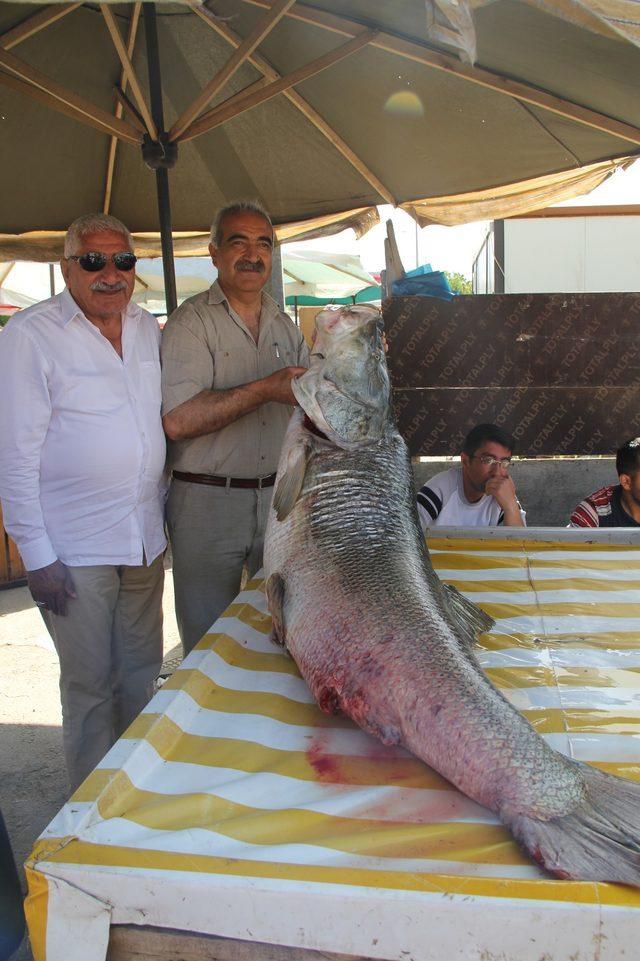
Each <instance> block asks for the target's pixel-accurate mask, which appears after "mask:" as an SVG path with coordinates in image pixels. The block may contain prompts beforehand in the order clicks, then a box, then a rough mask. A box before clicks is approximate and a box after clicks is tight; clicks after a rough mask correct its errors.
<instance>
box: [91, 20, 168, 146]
mask: <svg viewBox="0 0 640 961" xmlns="http://www.w3.org/2000/svg"><path fill="white" fill-rule="evenodd" d="M100 10H101V11H102V16H103V17H104V20H105V23H106V25H107V29H108V31H109V34H110V35H111V39H112V41H113V45H114V47H115V48H116V53H117V54H118V57H119V58H120V63H121V64H122V72H123V74H124V76H125V77H126V78H127V80H128V81H129V83H130V85H131V92H132V93H133V96H134V97H135V101H136V103H137V105H138V110H139V111H140V114H141V116H142V119H143V120H144V123H145V126H146V128H147V133H148V134H149V136H150V137H151V139H152V140H157V139H158V131H157V129H156V125H155V123H154V122H153V117H152V116H151V112H150V110H149V108H148V106H147V104H146V103H145V99H144V97H143V96H142V88H141V86H140V83H139V81H138V78H137V76H136V72H135V70H134V69H133V64H132V62H131V57H130V56H129V52H128V50H127V48H126V47H125V45H124V43H123V41H122V36H121V35H120V30H119V29H118V25H117V24H116V21H115V17H114V16H113V11H112V10H111V8H110V6H109V4H108V3H101V4H100Z"/></svg>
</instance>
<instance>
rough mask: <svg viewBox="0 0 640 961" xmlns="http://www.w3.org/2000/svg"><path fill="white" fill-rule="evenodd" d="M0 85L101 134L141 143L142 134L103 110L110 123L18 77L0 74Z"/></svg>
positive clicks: (132, 142) (0, 58)
mask: <svg viewBox="0 0 640 961" xmlns="http://www.w3.org/2000/svg"><path fill="white" fill-rule="evenodd" d="M0 63H2V54H0ZM0 84H2V85H3V86H5V87H9V88H10V89H11V90H17V91H18V93H24V94H26V96H27V97H30V98H31V99H32V100H37V101H39V102H40V103H43V104H44V105H45V106H47V107H51V108H52V109H53V110H57V111H58V112H59V113H63V114H64V115H65V116H66V117H71V119H72V120H78V121H80V123H84V124H87V125H88V126H90V127H95V128H96V129H97V130H99V131H100V132H101V133H108V134H112V135H113V136H116V137H119V138H120V139H121V140H126V141H127V143H131V144H134V145H137V144H139V143H140V139H141V138H140V134H139V133H138V131H137V130H136V129H135V127H131V126H129V124H125V123H124V121H116V120H115V118H114V117H111V115H110V114H108V113H106V112H105V111H102V110H101V111H100V114H101V115H102V114H103V113H104V116H105V117H107V118H109V119H108V121H107V120H102V119H100V117H97V116H96V117H94V116H92V115H91V114H90V113H89V112H88V110H87V109H86V108H84V109H80V108H78V107H76V106H74V105H72V104H70V103H68V102H67V101H66V100H64V99H61V98H58V97H55V96H53V95H52V94H51V93H49V92H47V90H45V89H44V87H42V86H40V85H38V86H34V85H33V84H31V83H26V82H25V81H24V80H20V79H18V77H13V76H11V75H10V74H6V73H0ZM89 106H92V105H89ZM96 109H97V108H96Z"/></svg>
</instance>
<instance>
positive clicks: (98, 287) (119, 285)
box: [91, 280, 127, 293]
mask: <svg viewBox="0 0 640 961" xmlns="http://www.w3.org/2000/svg"><path fill="white" fill-rule="evenodd" d="M126 289H127V285H126V284H125V283H124V282H123V281H122V280H118V281H117V282H116V283H115V284H107V283H105V281H104V280H96V282H95V284H91V290H95V291H96V292H97V293H100V292H101V291H108V292H111V291H116V290H126Z"/></svg>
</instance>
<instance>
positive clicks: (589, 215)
mask: <svg viewBox="0 0 640 961" xmlns="http://www.w3.org/2000/svg"><path fill="white" fill-rule="evenodd" d="M637 290H640V205H638V204H627V205H617V206H598V207H595V206H594V207H573V206H572V207H548V208H547V209H546V210H540V211H537V212H535V213H530V214H526V215H522V216H518V217H512V218H509V219H508V220H494V221H493V222H492V223H491V225H490V228H489V232H488V233H487V236H486V238H485V241H484V243H483V245H482V247H481V248H480V251H479V253H478V255H477V257H476V259H475V261H474V264H473V292H474V294H492V293H505V294H520V293H527V294H535V293H578V292H581V293H594V292H606V291H637Z"/></svg>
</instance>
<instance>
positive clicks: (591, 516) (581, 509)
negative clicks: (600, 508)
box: [569, 498, 600, 527]
mask: <svg viewBox="0 0 640 961" xmlns="http://www.w3.org/2000/svg"><path fill="white" fill-rule="evenodd" d="M569 527H600V518H599V517H598V513H597V511H596V509H595V508H594V506H593V504H591V503H590V502H589V498H585V499H584V500H583V501H580V503H579V504H578V506H577V507H576V508H575V509H574V510H573V511H572V513H571V517H570V518H569Z"/></svg>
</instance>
